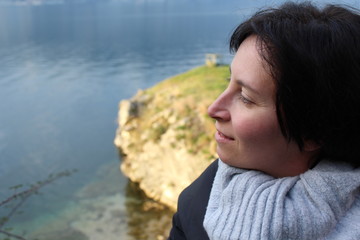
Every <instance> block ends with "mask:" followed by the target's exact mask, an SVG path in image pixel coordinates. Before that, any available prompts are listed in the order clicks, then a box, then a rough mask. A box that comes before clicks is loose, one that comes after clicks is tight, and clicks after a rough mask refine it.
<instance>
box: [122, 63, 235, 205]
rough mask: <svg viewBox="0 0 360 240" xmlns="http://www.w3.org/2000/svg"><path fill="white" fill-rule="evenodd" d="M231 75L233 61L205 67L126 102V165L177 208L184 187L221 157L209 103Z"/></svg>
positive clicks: (152, 193)
mask: <svg viewBox="0 0 360 240" xmlns="http://www.w3.org/2000/svg"><path fill="white" fill-rule="evenodd" d="M228 78H229V70H228V66H217V67H206V66H201V67H198V68H195V69H192V70H190V71H188V72H186V73H183V74H180V75H177V76H174V77H172V78H169V79H167V80H164V81H162V82H160V83H159V84H157V85H156V86H154V87H152V88H149V89H146V90H144V91H139V92H138V93H137V94H136V96H134V97H133V98H132V99H130V100H123V101H122V102H121V103H120V111H119V128H118V131H117V136H116V138H115V145H117V146H118V147H119V148H120V149H121V152H122V153H123V155H124V158H123V161H122V165H121V169H122V171H123V172H124V173H125V175H127V176H128V177H129V178H130V179H131V180H132V181H134V182H138V183H139V186H140V188H142V189H143V190H144V192H145V193H146V194H147V195H148V196H149V197H151V198H154V199H155V200H158V201H160V202H163V203H165V204H166V205H168V206H170V207H172V208H175V207H176V200H177V197H178V195H179V193H180V192H181V190H182V189H183V188H184V187H186V186H187V185H188V184H189V183H191V181H193V180H194V179H195V178H196V177H197V176H198V175H199V174H200V173H201V171H203V170H204V168H205V167H206V166H207V165H208V164H209V163H210V161H212V160H214V159H215V158H216V154H215V141H214V137H213V136H214V133H215V128H214V121H213V120H212V119H211V118H210V117H208V115H207V108H208V106H209V105H210V104H211V102H213V101H214V99H215V98H216V97H217V96H218V95H219V94H220V93H221V92H222V91H223V90H224V89H225V87H226V85H227V81H226V80H227V79H228Z"/></svg>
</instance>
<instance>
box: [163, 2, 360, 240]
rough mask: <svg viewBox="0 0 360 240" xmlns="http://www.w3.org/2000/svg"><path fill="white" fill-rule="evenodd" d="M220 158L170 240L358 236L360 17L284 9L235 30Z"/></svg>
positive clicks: (188, 196) (185, 206)
mask: <svg viewBox="0 0 360 240" xmlns="http://www.w3.org/2000/svg"><path fill="white" fill-rule="evenodd" d="M230 48H231V50H233V52H235V53H236V54H235V56H234V59H233V61H232V64H231V67H230V70H231V80H230V83H229V85H228V87H227V89H226V90H225V91H224V92H223V93H222V94H221V95H220V96H219V97H218V99H217V100H216V101H215V102H214V103H213V104H212V105H211V106H210V107H209V109H208V113H209V115H210V116H211V117H212V118H214V119H215V120H216V123H215V127H216V129H217V133H216V135H215V138H216V141H217V143H218V145H217V153H218V155H219V159H218V160H217V161H215V162H214V163H212V164H211V165H210V166H209V167H208V169H206V170H205V172H204V173H203V174H202V175H201V176H200V177H199V178H198V179H197V180H196V181H195V182H194V183H192V184H191V185H190V186H189V187H188V188H187V189H185V190H184V191H183V193H182V194H181V195H180V197H179V202H178V211H177V213H176V214H175V215H174V218H173V228H172V230H171V233H170V238H169V239H176V240H177V239H302V240H303V239H354V240H355V239H360V168H359V165H360V140H359V139H360V138H359V136H360V127H359V126H358V124H360V16H359V14H358V13H357V12H356V11H355V10H350V9H347V8H344V7H340V6H334V5H328V6H326V7H325V8H323V9H319V8H317V7H315V6H313V5H312V4H310V3H300V4H296V3H286V4H284V5H282V6H281V7H279V8H278V9H270V10H265V11H261V12H258V13H256V14H255V15H254V16H252V17H251V18H250V19H249V20H247V21H246V22H244V23H242V24H241V25H239V26H238V27H237V29H236V30H235V31H234V33H233V35H232V37H231V40H230Z"/></svg>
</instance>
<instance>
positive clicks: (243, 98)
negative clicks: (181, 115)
mask: <svg viewBox="0 0 360 240" xmlns="http://www.w3.org/2000/svg"><path fill="white" fill-rule="evenodd" d="M238 96H239V99H240V100H241V101H242V102H243V103H244V104H252V103H253V102H252V101H251V100H249V99H248V98H246V97H244V95H243V94H242V93H239V94H238Z"/></svg>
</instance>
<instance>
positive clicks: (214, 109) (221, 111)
mask: <svg viewBox="0 0 360 240" xmlns="http://www.w3.org/2000/svg"><path fill="white" fill-rule="evenodd" d="M226 92H227V91H226V90H225V92H223V93H222V94H221V95H220V96H219V97H218V98H217V99H216V100H215V101H214V102H213V103H212V104H211V105H210V106H209V108H208V114H209V116H210V117H212V118H214V119H215V120H217V121H229V120H230V119H231V115H230V112H229V106H230V101H231V100H230V99H229V97H228V95H227V93H226Z"/></svg>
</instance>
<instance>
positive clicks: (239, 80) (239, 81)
mask: <svg viewBox="0 0 360 240" xmlns="http://www.w3.org/2000/svg"><path fill="white" fill-rule="evenodd" d="M229 71H230V74H231V66H229ZM234 81H235V82H236V83H237V84H238V85H240V86H241V87H243V88H246V89H248V90H249V91H251V92H253V93H255V94H257V95H260V93H259V92H258V91H256V90H255V89H254V88H252V87H251V86H249V85H248V84H246V83H244V81H243V80H241V79H235V80H234Z"/></svg>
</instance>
